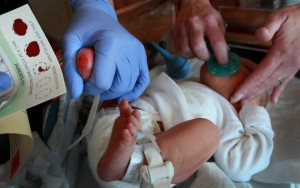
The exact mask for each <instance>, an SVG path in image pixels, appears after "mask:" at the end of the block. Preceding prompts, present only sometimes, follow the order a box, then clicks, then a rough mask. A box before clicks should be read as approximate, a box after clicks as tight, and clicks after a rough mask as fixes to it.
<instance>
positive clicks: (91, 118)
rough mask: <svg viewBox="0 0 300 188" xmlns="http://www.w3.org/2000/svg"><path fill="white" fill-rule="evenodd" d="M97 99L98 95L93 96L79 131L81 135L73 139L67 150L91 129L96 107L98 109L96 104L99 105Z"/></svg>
mask: <svg viewBox="0 0 300 188" xmlns="http://www.w3.org/2000/svg"><path fill="white" fill-rule="evenodd" d="M99 100H100V95H96V96H94V100H93V104H92V107H91V110H90V113H89V116H88V119H87V122H86V124H85V126H84V128H83V130H82V132H81V135H80V137H79V138H77V139H76V140H75V142H73V143H72V144H71V145H70V146H69V147H68V148H67V150H70V149H72V148H73V147H74V146H75V145H76V144H78V143H79V142H80V141H81V140H82V139H83V138H84V137H85V136H86V135H87V134H89V132H90V131H91V129H92V127H93V124H94V120H95V116H96V113H97V109H98V105H99Z"/></svg>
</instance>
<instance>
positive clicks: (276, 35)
mask: <svg viewBox="0 0 300 188" xmlns="http://www.w3.org/2000/svg"><path fill="white" fill-rule="evenodd" d="M299 17H300V4H297V5H294V6H287V7H284V8H282V9H280V10H278V11H277V12H275V13H273V14H272V15H270V16H269V17H268V18H267V19H266V21H265V23H264V24H263V25H262V27H260V28H259V29H258V30H257V31H256V33H255V35H256V37H257V38H258V39H260V40H262V41H270V40H271V41H272V46H271V48H270V49H269V52H268V53H267V54H266V56H265V57H264V58H263V60H262V61H261V62H260V63H259V65H258V67H257V69H255V70H254V71H253V72H252V73H251V74H250V75H249V77H248V78H247V79H246V80H245V81H244V82H243V83H242V84H241V85H240V87H239V88H238V89H237V90H236V91H235V93H234V94H233V95H232V97H231V102H232V103H235V102H237V101H240V100H251V99H253V98H255V97H256V96H258V95H259V94H262V93H264V92H266V91H268V90H270V89H273V90H272V94H271V95H270V100H271V102H273V103H277V101H278V98H279V96H280V94H281V93H282V91H283V90H284V88H285V86H286V85H287V84H288V83H289V81H291V79H293V77H294V76H295V74H296V73H297V71H298V70H299V68H300V59H299V53H300V34H299V31H300V22H299Z"/></svg>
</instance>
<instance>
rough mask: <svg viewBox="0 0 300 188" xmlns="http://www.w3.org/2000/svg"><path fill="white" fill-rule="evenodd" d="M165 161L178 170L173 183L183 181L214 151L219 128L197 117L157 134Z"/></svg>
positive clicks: (217, 140) (217, 141)
mask: <svg viewBox="0 0 300 188" xmlns="http://www.w3.org/2000/svg"><path fill="white" fill-rule="evenodd" d="M156 141H157V143H158V145H159V147H160V150H161V153H162V156H163V160H164V161H171V162H172V164H173V167H174V170H175V174H174V177H173V179H172V183H180V182H182V181H184V180H186V179H187V178H188V177H189V176H191V175H192V174H193V173H194V172H196V171H197V170H198V169H199V168H200V167H201V166H202V165H203V164H204V163H205V162H206V161H207V160H208V159H209V158H210V157H211V156H212V155H213V153H214V152H215V150H216V149H217V147H218V144H219V130H218V128H217V127H216V126H215V125H214V124H213V123H212V122H210V121H209V120H207V119H203V118H196V119H192V120H189V121H185V122H182V123H180V124H178V125H176V126H174V127H172V128H171V129H169V130H167V131H165V132H161V133H160V134H157V135H156Z"/></svg>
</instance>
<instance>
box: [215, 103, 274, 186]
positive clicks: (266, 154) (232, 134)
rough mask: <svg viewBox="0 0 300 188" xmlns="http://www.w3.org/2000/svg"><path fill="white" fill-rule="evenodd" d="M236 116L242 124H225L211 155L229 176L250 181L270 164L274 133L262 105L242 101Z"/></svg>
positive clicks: (237, 179) (233, 178)
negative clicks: (214, 150)
mask: <svg viewBox="0 0 300 188" xmlns="http://www.w3.org/2000/svg"><path fill="white" fill-rule="evenodd" d="M239 116H240V120H241V121H242V123H243V127H242V126H240V125H239V124H238V123H236V122H234V121H233V122H232V123H231V124H227V125H225V127H224V129H223V130H222V133H221V134H222V136H221V138H222V140H221V142H220V146H219V148H218V150H217V151H216V153H215V155H214V157H215V160H216V162H217V163H218V165H219V166H220V167H221V168H222V169H223V170H224V171H225V172H226V173H227V175H228V176H229V177H230V178H231V179H232V180H235V181H249V180H250V179H251V177H252V176H253V175H254V174H256V173H258V172H260V171H262V170H263V169H265V168H266V167H267V166H268V165H269V163H270V158H271V154H272V151H273V137H274V133H273V130H272V127H271V121H270V118H269V114H268V112H267V111H266V109H265V108H263V107H260V106H256V105H252V104H245V105H244V106H243V107H242V109H241V111H240V113H239Z"/></svg>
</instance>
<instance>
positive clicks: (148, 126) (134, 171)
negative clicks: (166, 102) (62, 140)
mask: <svg viewBox="0 0 300 188" xmlns="http://www.w3.org/2000/svg"><path fill="white" fill-rule="evenodd" d="M140 113H141V129H140V131H139V132H138V135H137V144H136V146H135V150H134V152H133V154H132V156H131V160H130V163H129V166H128V170H127V172H126V174H125V176H124V178H123V179H122V181H113V182H104V181H102V180H101V179H100V178H99V177H98V175H97V165H98V161H99V160H100V157H101V156H102V155H103V153H104V152H105V149H106V147H107V145H108V142H109V138H110V135H111V131H112V127H113V123H114V121H115V119H116V118H117V117H118V116H119V110H118V108H109V109H105V110H104V109H102V110H101V111H100V113H99V114H97V117H96V121H95V124H94V127H93V129H92V131H91V132H90V133H89V135H88V136H87V144H88V158H89V163H90V167H91V170H92V172H93V174H94V177H95V178H96V179H97V181H98V182H99V184H100V185H101V187H102V186H103V187H141V185H142V187H166V186H165V185H166V184H169V187H170V182H171V180H172V177H173V175H174V169H173V165H172V163H171V162H169V161H168V162H163V160H162V157H161V155H160V150H159V147H158V145H157V144H156V142H155V137H154V136H153V134H154V133H157V132H160V131H161V130H160V127H159V125H158V124H157V121H160V116H159V114H158V113H148V112H145V111H142V110H140ZM143 152H144V153H145V156H146V158H147V161H148V164H149V165H147V166H145V165H144V166H142V165H143V160H144V158H143ZM159 174H160V175H161V176H157V175H159ZM160 185H161V186H160Z"/></svg>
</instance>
